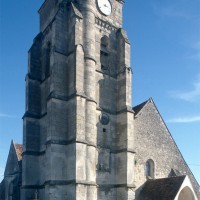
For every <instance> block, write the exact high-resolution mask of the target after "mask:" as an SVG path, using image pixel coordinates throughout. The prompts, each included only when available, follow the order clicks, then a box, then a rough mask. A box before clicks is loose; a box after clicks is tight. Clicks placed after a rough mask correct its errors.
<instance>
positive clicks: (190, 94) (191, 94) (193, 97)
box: [171, 75, 200, 102]
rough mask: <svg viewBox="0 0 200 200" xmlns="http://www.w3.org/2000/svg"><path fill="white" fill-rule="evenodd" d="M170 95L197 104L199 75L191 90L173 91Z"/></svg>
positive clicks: (198, 98)
mask: <svg viewBox="0 0 200 200" xmlns="http://www.w3.org/2000/svg"><path fill="white" fill-rule="evenodd" d="M171 95H172V96H173V97H175V98H178V99H182V100H185V101H189V102H199V100H200V75H199V77H198V79H197V81H196V82H194V83H193V88H192V89H191V90H190V91H183V92H180V91H174V92H171Z"/></svg>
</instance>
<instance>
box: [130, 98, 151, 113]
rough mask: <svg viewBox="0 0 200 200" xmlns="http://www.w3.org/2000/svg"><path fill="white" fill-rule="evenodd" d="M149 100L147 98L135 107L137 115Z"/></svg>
mask: <svg viewBox="0 0 200 200" xmlns="http://www.w3.org/2000/svg"><path fill="white" fill-rule="evenodd" d="M148 101H149V100H147V101H145V102H143V103H141V104H139V105H137V106H135V107H133V111H134V113H135V115H137V114H138V113H139V112H140V110H141V109H142V108H143V107H144V106H145V104H146V103H147V102H148Z"/></svg>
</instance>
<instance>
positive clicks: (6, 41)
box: [0, 0, 200, 182]
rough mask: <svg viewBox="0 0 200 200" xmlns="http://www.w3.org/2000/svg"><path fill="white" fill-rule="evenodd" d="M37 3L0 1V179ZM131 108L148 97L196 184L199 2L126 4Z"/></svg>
mask: <svg viewBox="0 0 200 200" xmlns="http://www.w3.org/2000/svg"><path fill="white" fill-rule="evenodd" d="M42 2H43V0H29V1H27V0H20V1H16V0H6V1H0V179H1V178H2V173H3V169H4V167H5V163H6V158H7V155H8V150H9V145H10V142H11V139H14V141H16V142H18V143H21V142H22V119H21V117H22V116H23V114H24V110H25V74H26V71H27V63H28V61H27V58H28V57H27V51H28V49H29V48H30V46H31V44H32V40H33V38H34V36H36V34H37V33H38V32H39V17H38V14H37V10H38V9H39V7H40V5H41V4H42ZM124 28H125V29H126V30H127V33H128V36H129V39H130V41H131V44H132V51H131V54H132V55H131V58H132V68H133V79H134V80H133V105H137V104H139V103H141V102H143V101H145V100H147V99H148V98H149V97H153V99H154V101H155V103H156V105H157V107H158V109H159V111H160V113H161V115H162V117H163V118H164V120H165V122H166V124H167V126H168V128H169V130H170V132H171V134H172V135H173V137H174V139H175V141H176V143H177V145H178V147H179V149H180V151H181V152H182V154H183V156H184V158H185V160H186V161H187V163H188V164H189V166H190V168H191V170H192V171H193V173H194V175H195V176H196V178H197V180H198V181H199V182H200V156H199V155H200V0H175V1H174V0H165V1H160V0H129V1H128V0H126V3H125V6H124Z"/></svg>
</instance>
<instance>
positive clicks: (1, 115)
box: [0, 113, 19, 118]
mask: <svg viewBox="0 0 200 200" xmlns="http://www.w3.org/2000/svg"><path fill="white" fill-rule="evenodd" d="M0 118H19V117H18V116H16V115H8V114H4V113H0Z"/></svg>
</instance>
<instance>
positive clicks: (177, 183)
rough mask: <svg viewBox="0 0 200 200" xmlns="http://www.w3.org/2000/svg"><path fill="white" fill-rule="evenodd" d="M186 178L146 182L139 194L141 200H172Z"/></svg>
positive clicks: (177, 177) (178, 177)
mask: <svg viewBox="0 0 200 200" xmlns="http://www.w3.org/2000/svg"><path fill="white" fill-rule="evenodd" d="M185 177H186V176H176V177H170V178H163V179H155V180H148V181H147V182H146V183H145V185H144V187H143V188H142V190H141V192H140V196H139V199H142V200H173V199H174V198H175V197H176V195H177V193H178V191H179V189H180V187H181V185H182V183H183V181H184V179H185Z"/></svg>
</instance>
